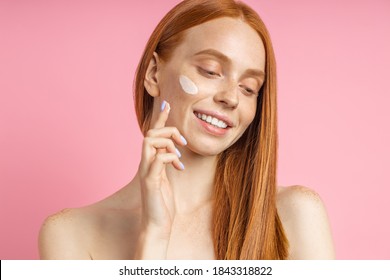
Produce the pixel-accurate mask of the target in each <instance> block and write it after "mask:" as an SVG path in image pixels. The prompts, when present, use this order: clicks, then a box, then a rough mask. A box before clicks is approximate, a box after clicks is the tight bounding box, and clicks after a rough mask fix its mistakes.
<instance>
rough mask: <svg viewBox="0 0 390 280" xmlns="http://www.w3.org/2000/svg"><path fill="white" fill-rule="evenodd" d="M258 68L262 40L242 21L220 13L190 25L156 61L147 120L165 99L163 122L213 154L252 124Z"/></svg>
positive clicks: (262, 64)
mask: <svg viewBox="0 0 390 280" xmlns="http://www.w3.org/2000/svg"><path fill="white" fill-rule="evenodd" d="M264 68H265V50H264V45H263V42H262V40H261V38H260V37H259V35H258V33H257V32H256V31H255V30H254V29H252V28H251V27H250V26H249V25H248V24H247V23H245V22H243V21H242V20H240V19H233V18H228V17H224V18H219V19H215V20H212V21H208V22H206V23H203V24H200V25H197V26H195V27H193V28H190V29H188V30H186V32H185V36H184V38H183V41H182V42H181V43H180V44H179V46H178V47H177V48H176V49H175V50H174V51H173V53H172V55H171V57H170V59H169V60H168V61H164V62H162V61H161V60H160V61H159V64H158V67H157V69H158V75H157V77H158V79H157V86H158V89H159V93H158V98H155V102H154V103H155V104H154V110H155V111H154V112H153V118H155V117H156V116H157V115H158V113H159V111H158V110H159V104H161V102H162V100H167V101H168V102H169V103H170V105H171V111H170V115H169V118H168V121H167V123H166V126H175V127H177V128H178V129H179V131H180V132H181V133H182V134H183V135H184V137H185V138H186V139H187V140H188V146H187V147H188V148H189V149H191V150H192V151H193V152H195V153H198V154H201V155H216V154H219V153H221V152H222V151H224V150H226V149H227V148H228V147H230V146H231V145H233V144H234V143H235V142H236V141H237V140H238V139H239V138H240V137H241V136H242V134H243V133H244V132H245V130H246V128H247V127H248V126H249V125H250V123H251V122H252V120H253V118H254V116H255V113H256V105H257V96H258V94H257V93H258V91H259V90H260V88H261V86H262V84H263V82H264Z"/></svg>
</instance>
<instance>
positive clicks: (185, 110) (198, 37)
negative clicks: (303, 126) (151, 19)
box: [39, 18, 334, 260]
mask: <svg viewBox="0 0 390 280" xmlns="http://www.w3.org/2000/svg"><path fill="white" fill-rule="evenodd" d="M210 48H212V49H215V50H218V51H219V52H222V53H224V54H225V55H226V56H227V57H228V58H229V60H230V61H231V62H232V63H231V64H230V68H229V69H227V70H229V71H227V73H228V74H229V75H228V76H229V78H230V79H229V81H230V83H225V81H226V80H223V79H220V78H217V79H214V78H213V79H208V78H207V77H204V76H203V77H202V75H200V74H199V72H198V71H197V69H196V68H194V67H192V66H191V65H192V64H191V63H189V61H190V60H191V59H190V57H192V54H193V53H196V52H198V51H201V50H204V49H210ZM186 60H188V62H187V63H184V61H186ZM209 60H210V59H208V61H209ZM213 61H214V60H213ZM264 65H265V54H264V47H263V45H262V41H261V39H260V37H259V36H258V34H257V33H256V32H255V31H254V30H253V29H252V28H251V27H250V26H248V25H247V24H246V23H244V22H242V21H240V20H237V19H232V18H220V19H217V20H213V21H209V22H206V23H204V24H201V25H198V26H196V27H194V28H192V29H191V30H188V32H187V36H186V37H185V38H184V40H183V42H182V44H181V45H180V46H179V47H178V48H177V49H176V50H175V52H174V55H173V56H172V59H171V60H170V61H169V62H168V63H166V64H165V65H164V67H163V68H161V67H157V69H163V70H160V71H163V72H160V74H161V75H159V77H160V80H159V83H158V85H157V86H158V92H156V94H155V96H156V98H155V101H154V102H155V108H154V109H153V110H154V111H153V117H152V122H155V121H156V119H153V118H158V116H159V114H160V111H161V110H160V106H161V102H162V100H167V101H168V102H169V104H170V107H171V111H170V113H169V118H168V121H167V122H166V127H169V126H170V127H175V128H177V129H178V131H180V133H181V134H182V135H183V136H185V137H186V139H187V140H188V145H187V146H186V147H183V146H180V148H181V154H182V157H181V160H182V161H183V163H184V164H185V167H186V169H185V170H184V171H177V170H176V169H174V167H173V166H172V165H171V164H167V165H166V173H167V174H166V177H167V178H168V179H169V183H170V187H171V189H170V191H171V193H172V194H171V196H173V198H174V199H173V201H174V203H175V211H176V214H175V219H174V221H173V225H172V228H171V229H172V231H171V235H170V240H169V245H168V248H167V254H166V258H167V259H203V260H204V259H214V258H215V255H214V248H213V241H212V226H213V225H212V210H213V207H212V206H213V200H212V197H213V186H214V175H215V169H216V166H215V165H216V158H217V155H219V154H220V153H221V152H222V151H224V150H225V149H226V148H228V147H229V146H230V145H232V144H233V143H234V142H235V141H236V140H237V139H238V138H239V137H240V136H241V135H242V133H243V132H244V131H245V129H246V128H247V126H248V125H249V124H250V123H251V121H252V119H253V117H254V115H255V112H256V100H257V99H256V98H257V97H256V96H248V95H245V94H244V93H243V92H242V88H240V87H237V82H240V81H241V80H240V77H242V74H243V73H245V71H246V70H247V69H253V68H259V67H260V69H261V70H262V71H264ZM152 69H153V68H152ZM182 73H185V74H186V75H188V76H189V77H191V80H193V81H195V82H196V84H197V85H198V87H199V93H198V94H195V95H189V94H183V92H182V89H181V87H180V85H179V83H178V77H179V75H180V74H182ZM172 77H174V80H172ZM149 94H150V92H149ZM195 108H207V109H210V108H211V109H214V110H220V111H222V112H224V113H225V114H226V115H228V116H229V117H230V118H231V119H232V120H233V121H234V123H235V127H234V129H232V133H231V135H230V136H228V137H225V138H224V139H222V138H218V137H214V136H210V135H208V134H207V133H204V132H202V130H200V129H198V127H197V126H196V124H197V120H195V121H193V120H194V119H195V117H194V114H193V111H194V109H195ZM166 127H165V128H166ZM232 176H234V174H232ZM141 190H142V188H141V183H140V175H139V172H137V173H136V175H135V176H134V178H133V179H132V180H131V181H130V182H129V183H128V184H126V185H125V186H123V187H122V188H121V189H120V190H119V191H117V192H116V193H114V194H112V195H111V196H109V197H107V198H105V199H103V200H101V201H98V202H96V203H94V204H91V205H89V206H86V207H82V208H74V209H67V210H64V211H61V212H59V213H57V214H55V215H52V216H50V217H48V218H47V219H46V221H45V222H44V224H43V225H42V228H41V231H40V234H39V251H40V257H41V259H106V260H107V259H127V260H130V259H134V258H136V256H137V255H136V244H137V242H138V241H139V240H142V234H141V231H142V225H143V221H142V211H143V204H142V193H141ZM277 208H278V212H279V213H280V219H281V221H282V224H283V227H284V229H285V232H286V235H287V238H288V240H289V243H290V252H289V258H290V259H328V258H334V251H333V245H332V238H331V231H330V226H329V222H328V219H327V213H326V210H325V207H324V205H323V203H322V201H321V199H320V198H319V196H318V195H317V194H316V193H315V192H313V191H312V190H310V189H308V188H306V187H303V186H293V187H279V188H278V195H277ZM259 218H261V217H259ZM159 241H160V240H159ZM152 249H153V250H152V251H153V252H154V251H155V248H154V247H153V248H152Z"/></svg>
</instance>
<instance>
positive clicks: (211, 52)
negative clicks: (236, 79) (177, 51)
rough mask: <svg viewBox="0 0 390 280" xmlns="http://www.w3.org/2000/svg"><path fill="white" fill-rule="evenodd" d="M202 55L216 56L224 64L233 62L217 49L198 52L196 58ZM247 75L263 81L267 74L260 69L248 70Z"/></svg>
mask: <svg viewBox="0 0 390 280" xmlns="http://www.w3.org/2000/svg"><path fill="white" fill-rule="evenodd" d="M202 54H206V55H212V56H215V57H216V58H218V59H220V60H221V61H224V62H231V59H230V58H229V57H227V56H226V55H224V54H223V53H221V52H219V51H217V50H215V49H206V50H202V51H200V52H197V53H195V54H194V56H197V55H202ZM245 73H246V74H247V75H252V76H258V77H260V78H262V79H264V78H265V73H264V72H263V71H261V70H258V69H248V70H246V71H245Z"/></svg>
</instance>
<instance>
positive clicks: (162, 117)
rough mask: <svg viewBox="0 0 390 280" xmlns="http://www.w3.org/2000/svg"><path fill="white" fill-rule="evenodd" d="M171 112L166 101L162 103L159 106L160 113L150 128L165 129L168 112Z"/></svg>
mask: <svg viewBox="0 0 390 280" xmlns="http://www.w3.org/2000/svg"><path fill="white" fill-rule="evenodd" d="M170 110H171V106H170V105H169V103H168V102H167V101H165V100H164V101H163V103H162V104H161V112H160V114H159V115H158V118H157V121H156V122H155V123H154V125H152V128H163V127H165V123H166V122H167V119H168V115H169V111H170Z"/></svg>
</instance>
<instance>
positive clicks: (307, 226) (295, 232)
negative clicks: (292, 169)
mask: <svg viewBox="0 0 390 280" xmlns="http://www.w3.org/2000/svg"><path fill="white" fill-rule="evenodd" d="M277 208H278V213H279V217H280V219H281V221H282V224H283V227H284V230H285V233H286V235H287V238H288V240H289V245H290V254H289V258H290V259H334V258H335V252H334V245H333V239H332V234H331V228H330V223H329V218H328V215H327V212H326V208H325V205H324V203H323V201H322V199H321V197H320V196H319V194H318V193H317V192H315V191H314V190H312V189H310V188H308V187H305V186H300V185H295V186H289V187H279V188H278V195H277Z"/></svg>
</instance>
